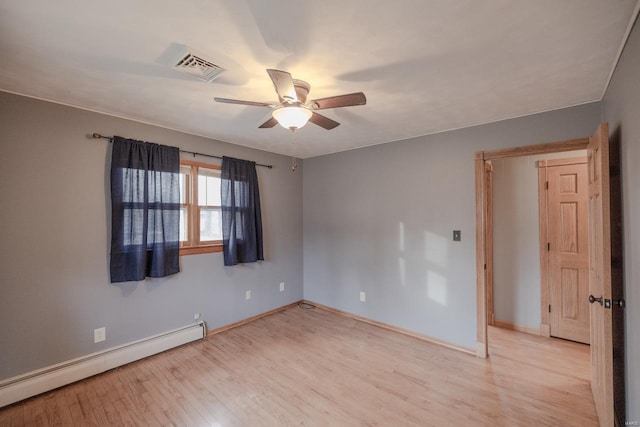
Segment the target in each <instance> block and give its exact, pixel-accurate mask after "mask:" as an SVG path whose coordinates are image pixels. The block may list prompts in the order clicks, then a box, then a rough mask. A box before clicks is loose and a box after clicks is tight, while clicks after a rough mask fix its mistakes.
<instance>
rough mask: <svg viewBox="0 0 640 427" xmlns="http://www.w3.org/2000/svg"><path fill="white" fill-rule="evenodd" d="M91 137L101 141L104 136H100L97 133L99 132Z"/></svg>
mask: <svg viewBox="0 0 640 427" xmlns="http://www.w3.org/2000/svg"><path fill="white" fill-rule="evenodd" d="M91 136H92V137H93V139H100V138H102V135H100V134H99V133H97V132H94V133H93V135H91Z"/></svg>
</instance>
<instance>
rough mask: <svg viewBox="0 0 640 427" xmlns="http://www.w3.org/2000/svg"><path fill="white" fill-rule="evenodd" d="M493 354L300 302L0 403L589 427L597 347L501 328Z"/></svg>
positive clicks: (169, 416)
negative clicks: (475, 353) (34, 394)
mask: <svg viewBox="0 0 640 427" xmlns="http://www.w3.org/2000/svg"><path fill="white" fill-rule="evenodd" d="M489 343H490V347H489V349H490V355H491V357H490V358H489V359H486V360H485V359H479V358H476V357H473V356H470V355H468V354H464V353H461V352H458V351H455V350H450V349H446V348H443V347H440V346H436V345H433V344H429V343H426V342H423V341H420V340H418V339H416V338H412V337H408V336H405V335H401V334H398V333H396V332H393V331H389V330H386V329H382V328H379V327H376V326H373V325H369V324H366V323H363V322H359V321H357V320H354V319H350V318H346V317H344V316H341V315H338V314H335V313H329V312H326V311H323V310H320V309H310V310H305V309H302V308H298V307H294V308H291V309H288V310H285V311H283V312H279V313H276V314H273V315H271V316H268V317H265V318H263V319H259V320H257V321H255V322H252V323H249V324H246V325H243V326H240V327H238V328H235V329H232V330H228V331H226V332H223V333H220V334H218V335H214V336H212V337H209V338H208V339H207V340H206V341H202V342H196V343H192V344H188V345H185V346H183V347H180V348H177V349H173V350H170V351H167V352H165V353H163V354H160V355H156V356H153V357H150V358H147V359H145V360H142V361H139V362H136V363H133V364H130V365H127V366H123V367H120V368H117V369H114V370H112V371H109V372H106V373H104V374H101V375H98V376H95V377H92V378H89V379H87V380H84V381H81V382H78V383H75V384H71V385H69V386H66V387H63V388H60V389H58V390H54V391H51V392H48V393H45V394H43V395H40V396H37V397H34V398H31V399H29V400H26V401H24V402H20V403H17V404H14V405H12V406H9V407H6V408H4V409H0V425H1V426H13V425H16V426H17V425H19V426H22V425H61V426H74V425H75V426H85V425H99V426H103V425H118V426H120V425H144V426H153V425H185V426H298V425H304V426H356V425H378V426H411V425H416V426H462V425H474V426H533V425H535V426H568V425H575V426H590V425H597V418H596V413H595V407H594V403H593V399H592V397H591V392H590V389H589V353H588V349H589V347H588V346H585V345H582V344H577V343H573V342H568V341H562V340H555V339H549V338H544V337H537V336H531V335H527V334H524V333H521V332H516V331H509V330H501V329H497V328H489Z"/></svg>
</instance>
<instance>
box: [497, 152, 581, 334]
mask: <svg viewBox="0 0 640 427" xmlns="http://www.w3.org/2000/svg"><path fill="white" fill-rule="evenodd" d="M579 156H586V150H579V151H569V152H566V153H553V154H545V155H536V156H522V157H509V158H505V159H498V160H493V161H492V163H493V220H494V229H493V253H494V262H493V289H494V312H495V315H496V320H502V321H505V322H510V323H515V324H518V325H522V326H528V327H530V328H534V329H539V328H540V321H541V313H540V296H541V292H540V234H539V233H540V216H539V212H538V169H537V166H536V162H537V161H538V160H547V159H560V158H567V157H579Z"/></svg>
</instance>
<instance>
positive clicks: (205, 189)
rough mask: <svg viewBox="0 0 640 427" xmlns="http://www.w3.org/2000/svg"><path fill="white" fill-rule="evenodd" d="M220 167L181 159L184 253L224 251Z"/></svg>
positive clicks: (182, 239)
mask: <svg viewBox="0 0 640 427" xmlns="http://www.w3.org/2000/svg"><path fill="white" fill-rule="evenodd" d="M220 204H221V203H220V167H219V166H214V165H209V164H205V163H199V162H192V161H189V160H181V161H180V255H190V254H201V253H206V252H221V251H222V209H221V207H220Z"/></svg>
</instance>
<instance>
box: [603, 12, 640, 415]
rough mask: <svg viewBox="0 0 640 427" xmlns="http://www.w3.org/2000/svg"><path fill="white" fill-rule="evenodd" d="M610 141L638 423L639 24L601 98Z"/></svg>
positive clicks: (630, 400) (631, 404) (629, 372)
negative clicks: (615, 146) (617, 167)
mask: <svg viewBox="0 0 640 427" xmlns="http://www.w3.org/2000/svg"><path fill="white" fill-rule="evenodd" d="M602 111H603V120H604V121H607V122H609V131H610V133H611V139H612V141H613V140H618V141H619V142H620V151H621V153H620V154H621V156H620V157H621V163H622V164H621V166H622V170H621V174H622V175H621V176H622V206H623V209H622V215H623V221H624V225H623V228H624V295H625V299H626V301H627V309H626V310H625V311H624V314H625V331H626V343H625V345H626V350H625V352H626V357H625V362H626V388H627V390H626V391H627V393H626V394H627V420H628V421H640V362H639V361H640V334H638V331H639V330H640V308H639V305H640V265H639V264H638V260H640V191H639V185H640V168H639V165H640V27H639V25H638V23H637V22H636V24H635V27H634V28H633V30H632V32H631V35H630V37H629V40H628V41H627V45H626V46H625V48H624V51H623V53H622V57H621V58H620V62H619V63H618V66H617V68H616V70H615V73H614V74H613V78H612V80H611V83H610V85H609V88H608V89H607V92H606V93H605V96H604V98H603V102H602Z"/></svg>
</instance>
